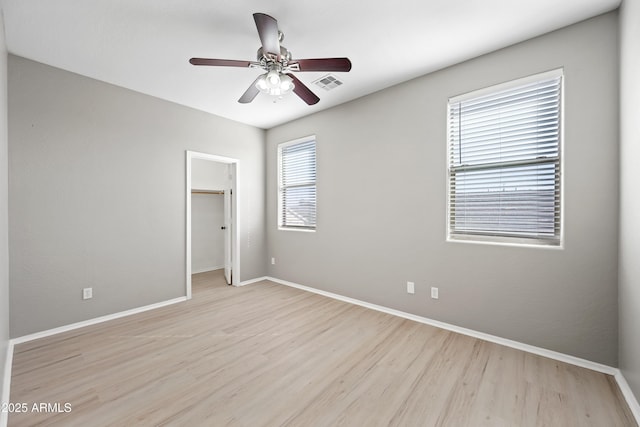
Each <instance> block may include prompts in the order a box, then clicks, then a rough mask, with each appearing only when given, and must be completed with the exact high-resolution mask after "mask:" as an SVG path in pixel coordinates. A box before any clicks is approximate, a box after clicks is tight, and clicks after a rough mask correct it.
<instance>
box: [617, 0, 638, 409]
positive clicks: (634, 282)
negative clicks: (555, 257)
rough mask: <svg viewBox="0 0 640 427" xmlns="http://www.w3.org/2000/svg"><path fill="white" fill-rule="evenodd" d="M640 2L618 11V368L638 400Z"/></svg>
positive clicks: (624, 5) (629, 2)
mask: <svg viewBox="0 0 640 427" xmlns="http://www.w3.org/2000/svg"><path fill="white" fill-rule="evenodd" d="M639 16H640V0H625V1H624V2H623V3H622V8H621V9H620V53H621V58H620V60H621V62H620V64H621V67H620V70H621V73H620V77H621V78H620V119H621V120H620V159H621V160H620V273H619V274H620V289H619V292H620V296H619V304H620V324H619V327H620V349H619V353H620V355H619V357H620V369H621V370H622V373H623V374H624V377H625V378H626V380H627V382H628V383H629V385H630V386H631V388H632V389H633V392H634V393H635V395H636V397H637V398H638V399H640V263H638V260H639V259H640V223H638V218H640V196H639V195H638V194H639V193H638V183H640V170H639V169H638V165H639V164H640V127H639V126H638V120H639V119H638V118H639V117H640V104H638V99H639V98H640V80H639V79H638V76H640V56H639V55H638V52H640V21H639V20H638V17H639Z"/></svg>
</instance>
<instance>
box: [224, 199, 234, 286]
mask: <svg viewBox="0 0 640 427" xmlns="http://www.w3.org/2000/svg"><path fill="white" fill-rule="evenodd" d="M232 226H233V224H232V223H231V190H230V189H227V190H224V278H225V279H226V280H227V284H228V285H230V284H231V274H232V273H231V227H232Z"/></svg>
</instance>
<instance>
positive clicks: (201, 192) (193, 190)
mask: <svg viewBox="0 0 640 427" xmlns="http://www.w3.org/2000/svg"><path fill="white" fill-rule="evenodd" d="M191 194H224V191H222V190H197V189H195V188H192V189H191Z"/></svg>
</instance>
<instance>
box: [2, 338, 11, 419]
mask: <svg viewBox="0 0 640 427" xmlns="http://www.w3.org/2000/svg"><path fill="white" fill-rule="evenodd" d="M12 367H13V342H11V340H9V342H8V344H7V354H6V358H5V361H4V371H3V375H4V378H3V379H2V394H0V404H1V403H9V402H11V401H10V400H9V398H10V397H11V396H10V392H11V368H12ZM8 422H9V413H8V412H3V411H0V427H7V423H8Z"/></svg>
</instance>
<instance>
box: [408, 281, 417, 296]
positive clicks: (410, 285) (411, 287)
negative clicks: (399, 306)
mask: <svg viewBox="0 0 640 427" xmlns="http://www.w3.org/2000/svg"><path fill="white" fill-rule="evenodd" d="M407 293H408V294H415V293H416V287H415V284H414V283H413V282H407Z"/></svg>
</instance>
